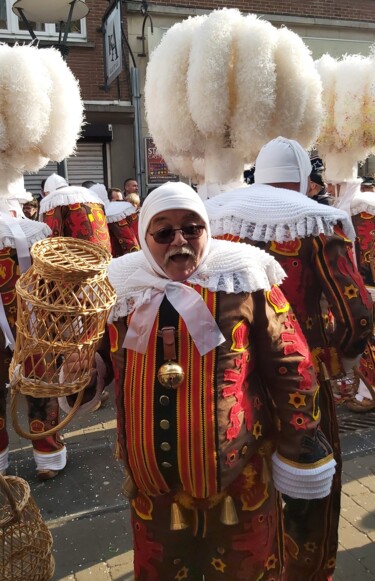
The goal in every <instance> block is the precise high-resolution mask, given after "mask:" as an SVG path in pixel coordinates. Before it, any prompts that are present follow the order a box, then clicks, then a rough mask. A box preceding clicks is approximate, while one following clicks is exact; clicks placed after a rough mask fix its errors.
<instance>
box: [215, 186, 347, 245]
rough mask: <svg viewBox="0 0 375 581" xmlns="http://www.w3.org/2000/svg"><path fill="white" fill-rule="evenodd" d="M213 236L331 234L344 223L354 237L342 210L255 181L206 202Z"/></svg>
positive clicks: (277, 238)
mask: <svg viewBox="0 0 375 581" xmlns="http://www.w3.org/2000/svg"><path fill="white" fill-rule="evenodd" d="M205 206H206V209H207V213H208V215H209V218H210V226H211V232H212V235H213V236H223V235H225V234H231V235H233V236H238V237H240V238H242V239H244V238H248V239H250V240H255V241H259V242H270V241H275V242H286V241H288V240H294V239H296V238H306V237H308V236H319V234H325V235H328V236H329V235H331V234H332V233H333V227H334V226H335V225H336V224H337V223H338V222H341V223H342V226H343V230H344V233H345V235H346V236H347V237H348V238H350V239H351V240H354V239H355V233H354V229H353V226H352V223H351V221H350V219H349V217H348V215H347V214H346V212H343V211H342V210H339V209H337V208H333V207H331V206H325V205H323V204H318V203H317V202H316V201H314V200H311V199H310V198H308V197H306V196H304V195H302V194H301V193H299V192H294V191H292V190H284V189H280V188H275V187H273V186H267V185H261V184H255V185H252V186H249V187H247V188H241V189H238V190H233V191H232V192H226V193H224V194H220V195H218V196H215V197H214V198H211V199H210V200H207V201H206V202H205Z"/></svg>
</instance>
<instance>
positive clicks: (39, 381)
mask: <svg viewBox="0 0 375 581" xmlns="http://www.w3.org/2000/svg"><path fill="white" fill-rule="evenodd" d="M31 254H32V257H33V266H32V267H31V268H30V269H29V270H28V271H27V272H26V273H25V274H23V275H22V276H21V277H20V278H19V280H18V281H17V284H16V291H17V336H16V345H15V350H14V356H13V360H12V363H11V366H10V379H11V387H12V412H13V411H14V410H15V409H16V406H17V404H16V400H17V396H18V395H19V394H22V395H28V396H32V397H36V398H39V397H66V396H69V395H72V394H75V393H78V392H82V393H80V394H79V396H78V397H77V401H76V405H75V406H74V407H73V408H72V412H71V413H70V414H69V416H68V417H67V418H65V419H64V421H63V422H62V423H60V424H59V426H56V428H54V429H53V430H49V431H48V432H44V433H40V434H29V433H27V432H24V431H23V430H22V429H21V428H20V427H19V425H18V422H17V417H16V416H17V414H16V413H14V414H13V423H14V427H15V429H16V431H17V433H18V434H20V435H21V436H23V437H26V438H29V439H39V438H43V437H45V436H46V435H48V434H52V433H55V432H56V431H58V430H59V429H61V428H62V427H63V426H64V425H66V424H67V423H68V421H70V419H71V417H72V416H73V415H74V413H75V411H76V409H77V408H78V407H79V404H80V401H81V399H82V397H83V389H84V388H85V387H86V386H87V385H88V384H89V383H90V381H91V378H92V366H93V361H94V356H95V351H96V349H97V346H98V342H99V340H100V339H101V337H102V336H103V334H104V331H105V325H106V321H107V317H108V314H109V310H110V308H111V307H112V305H113V304H114V302H115V298H116V295H115V292H114V290H113V288H112V287H111V285H110V283H109V281H108V279H107V276H106V267H107V266H108V264H109V262H110V260H111V256H110V254H109V253H108V252H107V251H106V250H105V249H103V248H101V247H100V246H98V245H96V244H92V243H91V242H87V241H84V240H76V239H75V238H47V239H45V240H41V241H40V242H37V243H36V244H34V246H33V248H32V250H31ZM67 358H68V359H69V358H70V359H72V358H74V359H75V360H76V361H77V365H76V371H75V372H74V373H70V374H69V376H68V378H66V377H65V374H64V371H66V366H65V367H64V361H66V359H67Z"/></svg>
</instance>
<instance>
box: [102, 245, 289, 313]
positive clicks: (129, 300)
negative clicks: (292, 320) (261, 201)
mask: <svg viewBox="0 0 375 581" xmlns="http://www.w3.org/2000/svg"><path fill="white" fill-rule="evenodd" d="M137 271H138V272H139V274H140V275H142V271H143V272H144V273H145V276H146V278H147V279H149V277H150V276H151V277H153V278H154V279H155V288H158V286H159V284H158V282H159V281H158V279H159V280H160V278H161V277H159V276H157V275H156V274H155V273H154V271H153V270H152V268H151V267H150V265H149V263H148V261H147V260H146V258H145V256H144V254H143V252H142V251H139V252H133V253H130V254H126V255H125V256H121V257H119V258H115V259H113V260H112V262H111V264H110V266H109V269H108V277H109V280H110V282H111V284H112V285H113V286H114V288H115V290H116V293H117V302H116V304H115V306H114V308H113V310H112V313H111V320H112V321H115V320H117V319H119V318H120V317H124V316H126V315H128V314H130V313H131V312H133V311H134V310H135V309H137V308H139V307H140V306H141V305H143V304H144V303H147V302H149V301H150V300H151V296H152V291H153V285H152V284H151V286H150V285H147V286H146V285H145V286H130V285H129V284H128V283H127V280H128V279H129V277H130V276H131V275H133V274H134V273H135V272H137ZM284 277H285V272H284V271H283V269H282V268H281V267H280V265H279V264H278V263H277V262H276V260H275V259H274V258H273V257H272V256H270V255H269V254H267V253H266V252H264V251H263V250H260V249H259V248H256V247H253V246H249V245H248V244H237V243H234V242H228V241H226V240H212V241H211V248H210V251H209V254H208V256H207V258H206V260H205V262H204V265H203V266H202V267H200V268H199V269H198V271H196V272H195V273H193V275H192V276H191V277H190V278H189V279H188V281H187V282H189V283H191V284H194V285H199V286H201V287H204V288H207V289H209V290H210V291H213V292H217V291H223V292H226V293H240V292H249V293H251V292H255V291H257V290H261V289H264V290H269V289H270V288H271V286H272V285H273V284H280V283H281V282H282V280H283V278H284Z"/></svg>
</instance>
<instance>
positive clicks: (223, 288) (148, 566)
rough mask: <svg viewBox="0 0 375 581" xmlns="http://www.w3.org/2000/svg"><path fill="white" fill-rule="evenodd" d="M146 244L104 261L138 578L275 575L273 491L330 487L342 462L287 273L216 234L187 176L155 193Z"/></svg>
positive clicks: (279, 556)
mask: <svg viewBox="0 0 375 581" xmlns="http://www.w3.org/2000/svg"><path fill="white" fill-rule="evenodd" d="M139 239H140V244H141V251H139V252H135V253H132V254H128V255H126V256H123V257H120V258H117V259H114V260H113V261H112V264H111V266H110V268H109V279H110V281H111V282H112V284H113V286H114V287H115V289H116V292H117V297H118V299H117V303H116V305H115V307H114V309H113V313H112V322H111V324H110V327H111V328H110V335H111V349H112V354H113V363H114V368H115V381H116V404H117V420H118V442H119V448H120V451H121V456H122V458H123V460H124V463H125V467H126V472H127V477H126V479H125V484H124V490H125V491H126V493H127V494H128V496H129V497H130V499H131V511H132V527H133V535H134V569H135V579H136V580H137V581H145V580H150V579H153V580H154V581H172V580H176V579H191V580H194V581H202V580H203V577H204V579H205V580H206V581H213V580H215V579H219V578H220V579H223V580H226V581H237V580H238V581H240V580H248V581H256V580H257V579H260V578H262V579H263V580H264V581H267V580H268V581H270V580H271V579H280V578H281V573H282V568H283V548H282V540H281V539H280V535H279V523H280V521H279V518H280V514H281V512H280V496H279V492H278V491H280V492H284V493H285V494H288V495H290V496H291V497H293V498H306V499H310V498H321V497H324V496H326V495H328V494H329V490H330V486H331V481H332V477H333V473H334V471H335V461H334V460H333V457H332V450H331V448H330V447H329V445H328V444H327V442H326V440H325V438H324V436H323V434H322V433H321V431H320V429H319V418H320V412H319V407H318V405H317V399H316V396H317V391H316V377H315V374H314V371H313V366H312V361H311V356H310V353H309V350H308V348H307V345H306V342H305V340H304V338H303V336H302V333H301V331H300V329H299V326H298V324H297V323H296V321H295V317H294V315H293V313H292V311H291V309H290V306H289V304H288V302H287V301H286V299H285V297H284V295H283V294H282V292H281V291H280V289H279V287H278V284H279V283H280V282H281V280H282V278H283V271H282V269H281V268H280V267H279V265H278V264H277V262H276V261H275V260H274V259H273V258H272V257H270V256H269V255H267V254H266V253H265V252H263V251H261V250H259V249H257V248H252V247H251V246H248V245H245V244H233V243H231V242H228V241H221V240H220V241H219V240H213V239H211V233H210V226H209V222H208V216H207V213H206V210H205V207H204V204H203V202H202V201H201V200H200V198H199V196H198V195H197V194H196V193H195V192H194V190H193V189H192V188H190V187H189V186H187V185H186V184H182V183H167V184H165V185H164V186H161V187H159V188H157V189H156V190H154V191H153V192H152V193H151V194H150V195H149V196H148V197H147V198H146V200H145V202H144V205H143V207H142V209H141V212H140V220H139ZM301 407H302V408H303V411H302V410H301V409H300V408H301ZM276 416H277V417H276ZM312 458H313V460H312Z"/></svg>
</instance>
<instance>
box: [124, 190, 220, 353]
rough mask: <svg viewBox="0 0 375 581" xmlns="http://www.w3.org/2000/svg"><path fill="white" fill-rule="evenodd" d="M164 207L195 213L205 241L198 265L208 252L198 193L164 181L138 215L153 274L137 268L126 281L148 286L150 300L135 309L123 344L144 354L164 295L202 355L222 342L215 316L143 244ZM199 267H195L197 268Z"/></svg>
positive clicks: (206, 219) (142, 246) (146, 201)
mask: <svg viewBox="0 0 375 581" xmlns="http://www.w3.org/2000/svg"><path fill="white" fill-rule="evenodd" d="M167 210H191V211H192V212H196V213H197V214H198V215H199V216H200V217H201V218H202V220H203V221H204V222H205V224H206V228H207V234H208V241H207V245H206V248H205V251H204V254H203V258H202V261H201V263H200V265H199V266H200V267H201V266H202V264H203V263H204V260H205V258H206V257H207V255H208V252H209V248H210V243H211V233H210V226H209V221H208V216H207V212H206V209H205V207H204V204H203V202H202V200H201V199H200V197H199V196H198V194H197V193H196V192H195V191H194V190H193V189H192V188H191V187H190V186H188V185H186V184H184V183H181V182H178V183H175V182H167V183H166V184H165V185H163V186H160V187H159V188H156V190H154V191H153V192H152V193H151V194H150V195H149V196H148V197H147V198H146V200H145V202H144V204H143V206H142V209H141V212H140V218H139V227H138V232H139V240H140V244H141V248H142V250H143V254H144V256H145V258H146V260H147V262H148V263H149V264H150V266H151V267H152V273H153V274H151V273H150V271H147V270H145V269H138V270H136V271H135V272H134V274H132V275H131V276H130V277H129V278H128V280H127V284H128V285H130V286H135V287H137V286H144V285H146V286H148V287H149V288H150V289H151V290H152V294H151V297H150V300H149V302H147V303H144V304H143V305H141V306H140V307H139V308H138V309H136V310H135V311H134V314H133V316H132V318H131V321H130V324H129V327H128V331H127V333H126V336H125V341H124V344H123V346H124V347H126V348H128V349H132V350H134V351H138V352H140V353H145V352H146V349H147V344H148V340H149V337H150V333H151V331H152V327H153V324H154V321H155V318H156V315H157V312H158V310H159V307H160V305H161V302H162V300H163V298H164V296H166V297H167V299H168V300H169V302H170V303H171V304H172V306H173V307H174V308H175V309H176V311H177V312H178V313H179V314H180V315H181V317H182V319H183V320H184V321H185V324H186V326H187V328H188V330H189V333H190V335H191V336H192V338H193V341H194V343H195V345H196V347H197V349H198V351H199V352H200V354H201V355H205V354H206V353H208V352H209V351H211V350H212V349H214V348H215V347H217V346H218V345H220V344H221V343H223V342H224V341H225V338H224V336H223V334H222V333H221V331H220V329H219V327H218V325H217V323H216V321H215V319H214V317H213V316H212V314H211V312H210V310H209V309H208V307H207V305H206V303H205V302H204V300H203V299H202V297H201V295H200V294H199V293H198V292H197V291H196V290H194V289H193V288H192V287H190V286H187V285H185V284H183V283H181V282H176V281H172V280H170V279H168V278H167V277H166V274H165V272H164V271H163V270H162V269H161V268H160V266H159V265H158V264H157V262H156V261H155V260H154V258H153V257H152V254H151V252H150V250H149V248H148V246H147V243H146V233H147V228H148V226H149V224H150V222H151V220H152V218H153V217H154V216H156V215H157V214H159V213H160V212H165V211H167ZM197 270H198V269H197Z"/></svg>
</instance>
